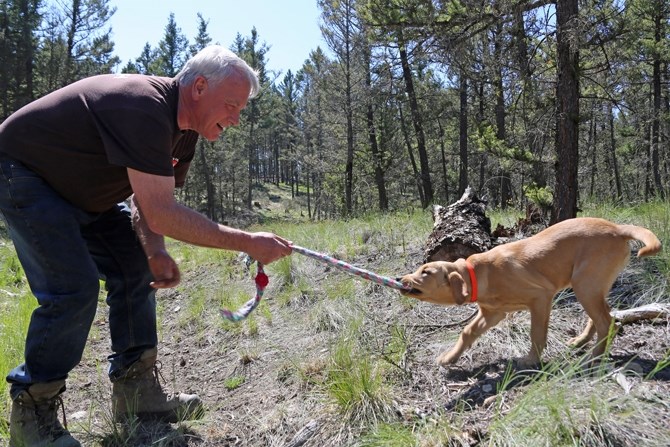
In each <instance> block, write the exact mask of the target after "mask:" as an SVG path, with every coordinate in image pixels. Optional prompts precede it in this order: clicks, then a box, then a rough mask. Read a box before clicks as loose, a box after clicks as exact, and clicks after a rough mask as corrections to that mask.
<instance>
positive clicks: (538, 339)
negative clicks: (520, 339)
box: [518, 297, 551, 368]
mask: <svg viewBox="0 0 670 447" xmlns="http://www.w3.org/2000/svg"><path fill="white" fill-rule="evenodd" d="M550 312H551V297H549V298H547V299H541V300H540V299H538V300H537V301H535V302H534V303H533V306H532V307H530V351H529V352H528V355H526V356H525V357H523V358H521V359H519V360H518V364H519V366H520V367H521V368H528V367H531V366H535V365H537V364H538V363H540V359H541V358H542V351H544V348H545V347H546V346H547V331H548V330H549V313H550Z"/></svg>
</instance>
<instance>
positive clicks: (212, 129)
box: [193, 75, 251, 141]
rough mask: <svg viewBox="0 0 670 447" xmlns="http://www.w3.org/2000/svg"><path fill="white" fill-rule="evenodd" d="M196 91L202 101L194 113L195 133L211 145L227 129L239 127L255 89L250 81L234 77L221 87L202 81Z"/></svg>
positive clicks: (199, 101)
mask: <svg viewBox="0 0 670 447" xmlns="http://www.w3.org/2000/svg"><path fill="white" fill-rule="evenodd" d="M195 88H196V93H195V94H196V96H197V98H198V100H197V102H196V104H195V113H194V115H195V123H194V126H193V127H194V130H195V131H197V132H198V133H199V134H200V135H202V136H203V137H204V138H206V139H207V140H208V141H215V140H216V139H218V138H219V135H220V134H221V131H222V130H223V129H225V128H226V127H229V126H237V125H238V124H239V122H240V112H241V111H242V110H243V109H244V108H245V107H246V105H247V100H248V99H249V91H250V89H251V86H250V85H249V81H248V80H246V79H245V78H243V77H242V76H239V75H233V76H231V77H229V78H227V79H226V80H224V81H223V82H220V83H219V84H218V85H217V84H212V83H209V82H207V80H206V79H205V78H198V79H197V80H196V84H195Z"/></svg>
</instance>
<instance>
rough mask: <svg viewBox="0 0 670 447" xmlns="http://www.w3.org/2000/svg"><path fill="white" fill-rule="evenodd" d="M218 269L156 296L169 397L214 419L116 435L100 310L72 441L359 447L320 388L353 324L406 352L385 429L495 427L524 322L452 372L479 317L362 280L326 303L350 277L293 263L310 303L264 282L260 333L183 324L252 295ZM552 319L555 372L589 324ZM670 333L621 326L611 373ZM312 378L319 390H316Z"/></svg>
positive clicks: (517, 320) (621, 298)
mask: <svg viewBox="0 0 670 447" xmlns="http://www.w3.org/2000/svg"><path fill="white" fill-rule="evenodd" d="M421 250H422V247H421V246H420V244H415V245H414V246H412V247H409V249H405V250H403V251H400V250H399V249H398V248H397V247H390V248H389V247H386V248H384V249H378V248H376V247H371V249H370V250H369V253H368V254H367V255H366V256H365V257H361V258H360V259H348V260H347V261H348V262H353V263H355V264H357V265H360V266H364V267H365V268H367V269H370V270H373V271H376V270H377V269H384V270H385V271H397V272H398V273H404V272H409V271H411V270H413V269H414V268H415V267H416V266H417V265H419V263H420V262H421V254H422V252H421ZM294 256H297V255H294ZM646 268H647V265H646V264H643V263H639V262H638V261H634V262H633V263H632V264H631V267H630V268H629V270H627V273H626V274H625V275H623V276H622V277H621V278H620V279H619V280H618V282H617V284H616V285H615V288H614V289H613V293H612V296H613V298H612V301H613V305H614V306H615V307H620V308H625V307H630V306H631V305H632V304H634V302H635V300H637V299H638V298H639V297H640V296H642V295H644V294H645V293H646V292H647V291H645V290H644V289H640V286H639V284H640V283H641V282H640V281H638V280H635V279H631V278H636V277H637V275H639V274H640V272H641V271H644V270H645V269H646ZM218 270H219V266H217V265H216V264H214V263H212V264H209V265H200V266H198V268H195V269H192V270H190V271H183V272H182V274H183V279H182V286H180V287H179V288H178V289H174V290H167V291H160V292H159V295H158V300H159V302H160V308H161V309H162V310H161V313H160V316H159V324H160V326H161V329H160V333H159V337H160V339H161V342H160V345H159V359H160V361H161V364H162V370H161V371H162V376H163V377H164V379H165V381H166V383H165V389H166V390H168V391H172V390H180V391H184V392H197V393H198V394H199V395H200V396H201V398H202V399H203V400H204V402H205V405H206V408H207V412H206V415H205V417H204V418H203V419H202V420H201V421H197V422H188V423H182V424H173V425H170V424H149V425H141V426H130V427H120V426H119V425H114V424H111V423H110V422H109V420H110V416H109V415H110V409H109V406H110V403H109V402H110V401H109V396H110V394H111V385H110V384H109V382H108V380H107V378H106V367H107V365H106V361H105V357H106V355H107V353H108V350H109V339H108V335H107V334H108V328H107V318H106V312H107V309H106V306H105V305H104V304H101V305H100V306H99V315H98V317H97V318H96V321H95V324H94V328H93V330H92V332H91V335H90V341H89V344H88V347H87V350H86V353H85V357H84V359H83V361H82V363H81V364H80V365H79V366H78V367H77V368H76V369H75V371H74V372H73V374H72V376H71V377H70V380H69V381H68V392H67V393H66V394H65V396H64V397H65V408H66V409H67V420H68V423H69V424H70V428H71V430H72V431H73V432H74V433H75V434H76V436H77V437H78V438H79V439H81V440H82V442H83V443H84V445H103V446H120V445H135V446H143V445H147V446H149V445H161V446H199V447H205V446H298V445H301V444H300V439H301V438H300V433H302V434H304V433H305V432H313V434H312V435H311V436H309V437H308V439H307V441H306V442H305V443H304V444H302V445H305V446H343V445H355V444H356V442H357V439H359V436H360V433H361V431H360V429H361V427H358V426H356V424H355V423H352V422H351V421H347V420H344V419H343V417H342V416H341V415H340V414H339V413H338V412H337V411H336V409H335V408H334V407H333V406H332V405H331V404H329V403H328V402H329V401H328V399H325V398H324V396H323V394H322V391H321V390H320V388H319V387H318V386H317V385H315V384H314V383H318V379H319V377H318V376H319V374H320V373H321V371H322V369H323V368H322V365H323V364H324V363H325V362H326V361H327V359H328V356H329V355H330V353H331V349H332V348H333V341H334V340H335V339H337V338H339V337H341V336H342V334H341V332H340V331H341V330H343V327H344V325H345V323H344V322H345V321H347V320H348V319H350V318H353V317H356V316H357V317H360V318H362V321H363V327H364V331H363V334H364V336H363V337H362V340H359V342H361V343H364V344H365V345H366V346H368V347H369V348H370V349H371V350H372V352H379V353H380V355H381V353H383V352H385V347H386V343H387V342H388V334H389V332H390V330H391V328H393V327H401V328H403V329H404V331H405V334H406V338H407V340H408V344H407V346H408V350H407V352H406V353H405V355H404V356H403V358H402V359H401V360H400V361H397V363H396V364H394V365H393V369H396V370H397V376H395V377H394V380H393V382H394V390H395V391H394V393H395V394H394V398H393V402H392V408H391V411H392V412H393V413H394V414H392V415H390V416H389V418H390V419H394V418H395V420H397V421H400V420H405V421H421V420H428V419H430V418H438V417H444V415H445V414H447V415H449V414H450V412H457V414H458V415H459V418H461V419H460V422H459V424H460V426H461V427H462V430H461V432H460V433H458V434H457V437H456V438H457V439H458V440H459V441H458V443H455V444H454V445H478V444H480V445H481V444H482V441H481V440H485V439H486V436H487V430H488V424H489V423H490V421H491V419H492V416H493V409H492V406H491V397H492V396H495V395H496V392H497V388H498V387H497V385H498V384H500V383H501V382H502V381H503V380H505V377H506V371H507V368H508V366H509V364H510V360H511V359H513V358H515V357H520V356H522V355H524V354H525V351H526V350H527V349H528V346H529V342H528V327H529V318H528V314H527V313H523V312H521V313H517V314H513V315H511V316H510V317H509V318H508V319H506V320H505V321H504V322H502V323H501V324H499V325H498V326H497V327H496V328H494V329H492V330H491V331H489V332H488V333H487V334H485V335H484V336H483V337H482V338H481V339H480V340H479V341H478V342H477V343H476V345H475V346H474V347H473V348H472V349H471V350H470V351H468V352H467V353H466V355H464V357H463V358H462V359H461V360H460V361H459V362H458V364H457V365H455V366H454V367H453V368H450V369H448V370H445V369H443V368H439V367H438V366H437V365H436V363H435V358H436V356H437V354H439V353H440V352H442V351H443V350H444V349H446V348H448V347H449V346H450V345H451V344H452V343H453V341H454V339H455V338H456V337H457V334H458V333H459V331H460V329H461V328H462V325H461V324H458V323H459V322H460V321H462V320H463V319H465V318H467V317H468V316H469V315H471V313H472V311H473V309H474V307H473V306H471V305H468V306H464V307H460V308H442V307H438V306H435V305H431V304H427V303H418V302H409V301H411V300H409V299H406V298H402V297H400V296H399V294H398V293H397V292H396V291H394V290H392V289H389V288H386V287H382V286H379V285H376V284H373V283H370V282H367V281H363V280H360V279H353V281H355V287H356V299H355V300H353V302H352V301H351V300H348V301H345V300H328V301H324V299H323V296H324V294H323V293H322V292H323V287H324V284H325V283H327V281H328V279H333V278H335V279H338V278H339V279H340V280H342V281H344V280H345V279H346V280H350V278H347V275H346V274H344V273H342V272H339V271H336V270H333V269H331V268H329V267H328V266H325V265H323V264H319V263H318V262H317V261H315V260H311V259H308V258H304V257H302V258H300V259H297V260H296V261H295V263H294V265H293V270H292V276H293V277H294V278H303V280H305V281H307V282H308V284H309V287H308V288H307V292H305V293H303V294H301V295H300V296H292V297H290V299H289V300H288V302H286V301H284V302H281V303H280V302H279V299H278V296H280V292H281V287H282V284H281V283H280V282H279V281H277V280H276V277H273V276H276V275H273V273H272V269H269V272H268V273H269V275H270V281H271V282H270V286H269V287H268V289H267V290H266V292H265V304H264V305H263V306H265V305H267V309H269V312H268V311H262V310H261V309H257V310H256V313H255V314H254V316H253V324H252V323H249V322H243V323H240V324H238V325H233V324H231V323H222V322H221V319H220V317H218V309H217V308H216V306H213V305H211V303H209V304H208V305H206V306H204V308H203V309H202V318H201V319H198V318H195V319H194V318H186V313H187V311H186V309H188V308H189V300H190V299H191V293H192V292H193V293H194V291H197V290H200V291H205V293H207V291H212V292H213V291H217V290H225V288H226V287H229V286H230V285H231V284H233V283H240V284H248V287H249V291H250V292H251V291H252V282H251V280H250V279H249V277H248V276H247V275H246V274H245V273H244V272H243V269H242V268H241V267H240V269H239V270H238V271H239V272H240V273H239V275H232V277H231V278H221V277H220V276H219V275H218V274H217V271H218ZM652 274H653V273H652ZM665 298H666V300H668V301H670V298H668V297H667V296H666V297H665ZM552 312H553V313H552V319H551V327H550V331H549V343H548V347H547V350H546V351H545V354H544V358H545V359H547V360H548V361H550V362H551V361H552V359H561V358H563V357H564V356H570V355H574V356H576V355H577V354H570V353H568V352H567V351H568V348H567V347H566V345H565V342H566V341H567V339H569V338H571V337H572V336H574V335H575V334H577V332H578V331H581V329H582V327H583V325H584V323H585V315H584V313H583V311H582V310H581V308H580V307H579V305H578V304H576V303H575V301H574V298H572V297H570V295H569V294H565V295H564V296H563V297H561V298H560V299H558V300H557V302H556V303H555V306H554V309H553V311H552ZM269 315H271V316H269ZM669 325H670V322H669V321H667V320H664V321H653V322H651V321H643V322H638V323H633V324H628V325H626V326H625V327H624V328H623V332H622V333H621V334H620V335H619V336H618V337H617V338H616V339H615V342H614V344H613V348H612V352H611V358H612V365H613V367H616V366H621V365H625V364H627V363H628V362H629V361H631V360H632V361H633V362H634V363H635V365H637V366H635V368H636V369H637V370H639V372H641V373H642V374H644V375H646V374H648V373H649V372H651V371H652V369H653V368H654V366H655V365H656V363H657V362H658V361H659V360H661V359H663V358H664V357H665V356H667V353H668V350H669V349H670V330H669ZM375 347H376V348H375ZM310 374H313V375H314V377H313V378H314V381H310V380H309V375H310ZM305 376H307V377H305ZM235 377H237V378H239V377H241V378H243V379H244V380H243V383H242V385H241V386H239V387H236V388H235V387H231V386H230V384H229V382H228V379H230V378H235ZM632 380H633V382H635V379H632ZM639 382H640V380H637V382H635V383H639ZM647 386H650V387H651V388H652V390H653V392H654V393H658V394H659V395H664V396H670V368H665V369H663V370H661V371H659V372H657V373H656V375H655V376H654V377H653V378H652V379H651V380H649V381H647ZM508 393H509V398H508V399H509V400H513V399H514V395H515V393H523V385H519V386H518V387H516V388H515V389H512V390H511V391H509V392H508ZM666 421H667V420H666ZM301 430H303V431H302V432H301ZM296 435H297V437H296ZM484 444H485V442H484Z"/></svg>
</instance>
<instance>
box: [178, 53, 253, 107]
mask: <svg viewBox="0 0 670 447" xmlns="http://www.w3.org/2000/svg"><path fill="white" fill-rule="evenodd" d="M234 74H239V75H240V76H242V77H243V78H246V79H247V80H248V81H249V85H250V86H251V90H250V92H249V98H254V97H256V96H257V95H258V93H259V92H260V89H261V86H260V81H259V80H258V72H257V71H256V70H254V69H253V68H251V67H250V66H249V65H248V64H247V63H246V62H245V61H244V60H243V59H241V58H240V57H238V56H237V55H236V54H235V53H233V52H232V51H230V50H228V49H227V48H224V47H222V46H220V45H210V46H207V47H205V48H203V49H202V50H200V51H199V52H198V53H197V54H195V55H194V56H193V57H191V58H190V59H189V60H188V61H186V64H184V68H182V69H181V71H180V72H179V73H177V76H175V79H176V80H177V81H179V83H180V84H184V85H190V84H192V83H193V82H195V79H196V78H197V77H198V76H203V77H204V78H205V79H207V81H208V82H210V83H213V84H214V85H218V84H219V83H220V82H222V81H224V80H225V79H226V78H228V77H229V76H231V75H234Z"/></svg>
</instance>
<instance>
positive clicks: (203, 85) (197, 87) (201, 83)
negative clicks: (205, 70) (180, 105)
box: [192, 76, 207, 101]
mask: <svg viewBox="0 0 670 447" xmlns="http://www.w3.org/2000/svg"><path fill="white" fill-rule="evenodd" d="M206 90H207V79H205V78H204V77H203V76H198V77H197V78H195V81H193V89H192V94H193V99H194V100H196V101H197V100H198V99H199V98H201V97H202V95H203V94H204V93H205V91H206Z"/></svg>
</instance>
